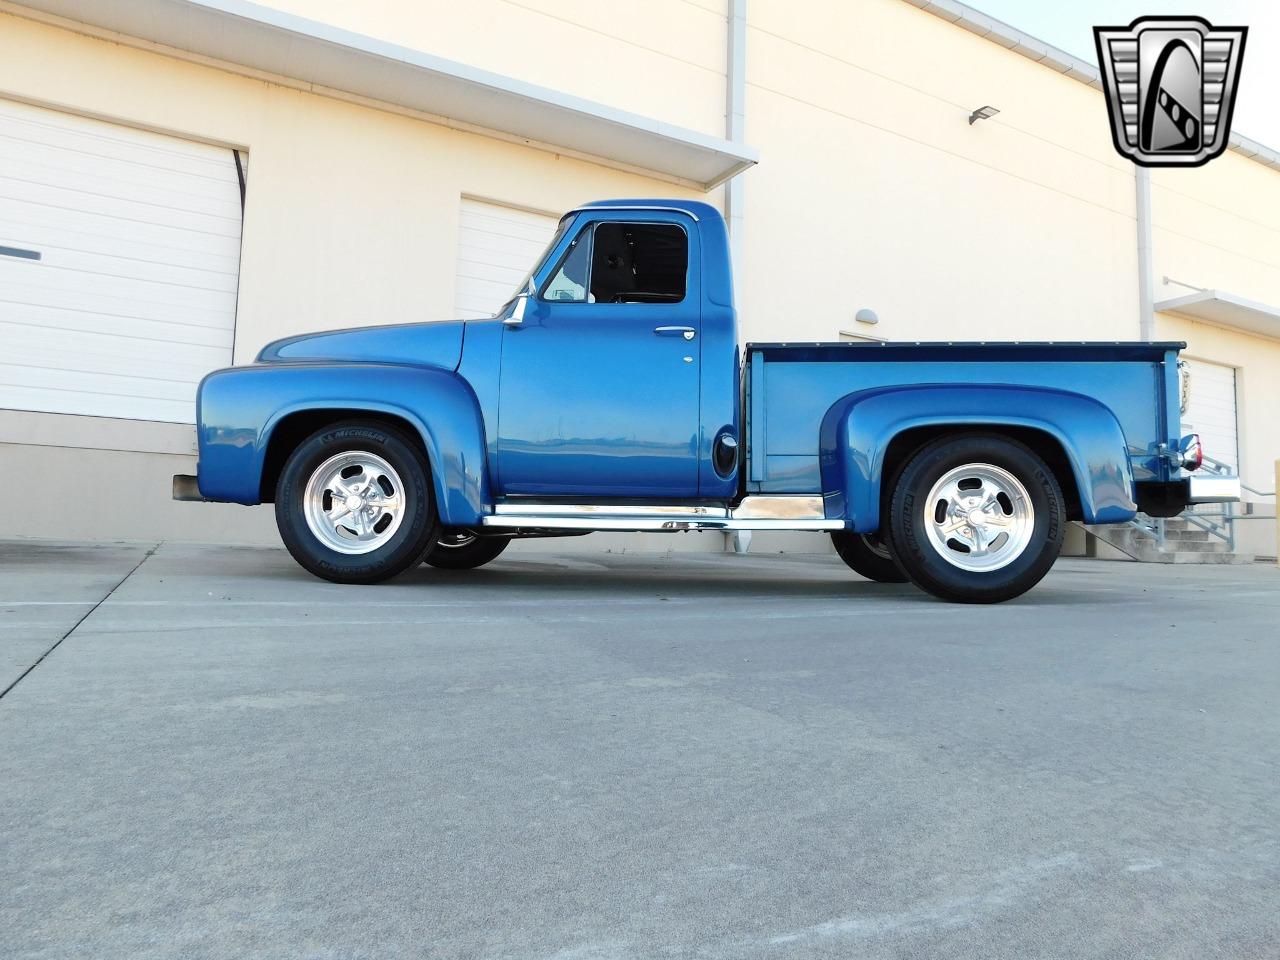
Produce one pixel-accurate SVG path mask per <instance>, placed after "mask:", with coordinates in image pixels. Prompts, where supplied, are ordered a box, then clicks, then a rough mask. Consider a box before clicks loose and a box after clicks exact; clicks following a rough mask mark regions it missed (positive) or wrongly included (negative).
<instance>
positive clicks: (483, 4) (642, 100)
mask: <svg viewBox="0 0 1280 960" xmlns="http://www.w3.org/2000/svg"><path fill="white" fill-rule="evenodd" d="M264 5H265V6H270V7H275V8H276V9H277V10H283V11H285V12H287V13H292V14H295V15H297V16H300V17H306V18H308V19H310V20H319V21H322V22H324V23H328V24H331V25H334V26H338V27H341V28H343V29H344V30H350V31H352V32H354V33H359V34H364V35H366V36H371V37H376V38H378V39H380V40H386V41H389V42H391V43H396V44H399V45H400V46H404V47H409V48H411V49H414V50H422V51H425V52H427V53H431V54H435V55H437V56H441V57H445V58H446V59H449V60H455V61H458V62H460V63H466V64H470V65H471V66H475V67H480V68H482V69H484V70H490V71H492V72H494V73H498V74H501V75H503V76H508V77H514V78H516V79H519V80H525V81H528V82H530V83H536V84H539V85H541V86H545V87H551V88H552V89H555V90H560V91H562V92H564V93H570V94H573V95H575V96H579V97H583V98H585V99H587V100H593V101H595V102H597V103H604V104H607V105H609V106H611V107H617V108H619V109H622V110H629V111H631V112H633V113H638V114H641V115H643V116H652V117H661V118H662V119H663V120H664V121H666V122H668V123H674V124H678V125H679V126H683V127H689V128H690V129H693V130H699V131H701V132H703V133H707V134H711V135H713V136H717V137H719V136H723V134H724V125H725V63H726V53H725V50H726V47H725V35H726V29H727V26H726V19H725V10H726V6H725V0H645V2H643V3H631V4H625V5H623V4H619V3H601V2H598V0H469V2H467V3H456V2H449V0H420V2H417V0H415V2H409V0H362V2H359V3H352V2H350V0H266V2H265V3H264Z"/></svg>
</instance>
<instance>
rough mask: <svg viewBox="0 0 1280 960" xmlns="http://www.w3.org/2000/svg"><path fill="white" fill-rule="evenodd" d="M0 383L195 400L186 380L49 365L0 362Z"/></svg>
mask: <svg viewBox="0 0 1280 960" xmlns="http://www.w3.org/2000/svg"><path fill="white" fill-rule="evenodd" d="M0 383H4V384H8V385H12V386H15V387H21V388H25V389H29V390H49V391H51V392H61V393H89V394H95V393H96V394H101V395H103V396H112V397H131V398H133V399H135V400H138V401H146V400H165V401H172V402H181V401H185V400H190V401H191V402H192V403H193V404H194V403H195V396H194V395H193V394H192V393H191V389H190V384H189V383H188V381H186V380H176V379H160V378H157V377H135V376H131V375H129V376H126V375H124V374H108V373H93V372H85V371H81V370H61V369H55V368H52V367H40V366H24V365H22V364H16V363H3V362H0Z"/></svg>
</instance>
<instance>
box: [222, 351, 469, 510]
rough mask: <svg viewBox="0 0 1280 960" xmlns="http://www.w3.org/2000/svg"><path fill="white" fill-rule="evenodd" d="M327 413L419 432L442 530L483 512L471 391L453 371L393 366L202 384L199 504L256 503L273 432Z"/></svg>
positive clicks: (260, 374) (269, 368)
mask: <svg viewBox="0 0 1280 960" xmlns="http://www.w3.org/2000/svg"><path fill="white" fill-rule="evenodd" d="M325 410H335V411H343V412H344V415H346V416H349V415H350V414H349V413H346V412H347V411H363V412H368V413H371V414H384V415H389V416H394V417H398V418H400V419H402V420H404V421H405V422H407V423H408V424H409V425H410V426H411V427H412V428H413V429H414V430H415V431H417V434H418V436H419V437H420V438H421V440H422V444H423V446H424V448H425V449H426V452H427V459H428V461H429V462H430V464H431V478H432V483H433V485H434V488H435V494H436V507H437V509H438V510H439V513H440V520H441V522H442V523H444V524H446V525H448V526H473V525H475V524H476V523H478V522H479V519H480V517H481V516H482V515H483V514H484V513H487V512H488V509H489V504H490V502H491V501H490V496H489V478H488V473H487V469H486V464H485V436H484V421H483V419H482V418H481V416H480V407H479V403H478V402H477V400H476V396H475V394H474V392H473V391H472V390H471V387H470V386H469V385H468V384H467V382H466V381H465V380H463V379H462V378H461V377H459V376H458V375H457V374H455V373H453V372H452V371H448V370H442V369H432V368H426V367H403V366H396V365H391V364H361V363H348V364H341V363H334V364H304V363H297V364H287V365H285V364H281V365H270V364H268V365H263V366H252V367H234V368H231V369H228V370H218V371H215V372H214V373H211V374H209V376H207V377H206V378H205V379H204V381H203V383H201V385H200V393H199V405H198V414H197V420H198V422H199V424H200V427H199V442H200V472H199V485H200V493H201V495H202V496H204V497H205V498H206V499H209V500H221V501H228V502H231V503H244V504H254V503H260V502H261V493H260V491H261V483H262V472H263V467H264V462H265V458H266V453H267V448H268V446H269V444H270V442H271V436H272V432H273V431H274V430H275V429H276V427H277V426H278V425H279V424H280V422H281V421H282V420H284V419H285V418H286V417H288V416H290V415H292V414H296V413H301V412H306V411H325Z"/></svg>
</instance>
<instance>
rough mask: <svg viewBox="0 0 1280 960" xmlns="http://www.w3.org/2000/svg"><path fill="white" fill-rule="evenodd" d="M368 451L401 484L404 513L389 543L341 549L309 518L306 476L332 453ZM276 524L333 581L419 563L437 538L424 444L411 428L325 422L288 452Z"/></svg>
mask: <svg viewBox="0 0 1280 960" xmlns="http://www.w3.org/2000/svg"><path fill="white" fill-rule="evenodd" d="M345 452H353V453H359V452H366V453H372V454H375V455H376V456H378V457H380V458H382V459H383V460H385V461H386V463H387V464H389V465H390V466H391V467H392V468H393V469H394V470H395V472H396V474H398V476H399V478H400V481H401V483H402V485H403V493H402V497H403V517H402V519H401V520H400V523H399V526H398V527H397V529H396V530H395V532H394V533H393V534H392V535H391V536H390V537H389V538H388V539H387V540H386V542H385V543H383V544H381V545H380V546H378V547H377V548H376V549H373V550H371V551H370V552H367V553H354V554H353V553H343V552H340V551H339V550H336V549H333V548H331V547H329V546H327V545H326V544H325V543H324V542H323V541H322V540H321V539H320V538H319V537H318V536H317V535H316V534H315V533H314V532H313V531H312V530H311V528H310V526H309V525H308V523H307V518H306V512H305V507H304V500H305V495H306V489H307V484H308V481H310V480H311V478H312V475H313V474H314V473H316V471H317V470H318V469H319V468H320V467H321V466H322V465H323V464H325V463H326V462H327V461H329V459H330V458H332V457H334V456H337V455H339V454H342V453H345ZM276 526H277V527H278V528H279V530H280V539H281V540H283V541H284V545H285V547H287V548H288V550H289V553H290V554H292V555H293V559H295V560H297V561H298V563H299V564H301V565H302V567H303V568H304V569H306V570H307V571H308V572H310V573H313V574H315V575H316V576H317V577H322V578H324V579H325V580H332V581H333V582H334V583H378V582H380V581H382V580H387V579H389V578H391V577H394V576H395V575H396V574H398V573H402V572H403V571H405V570H407V569H408V568H409V567H412V566H415V565H416V564H417V563H418V561H419V560H421V559H422V555H423V554H424V553H426V551H427V547H428V546H430V544H431V543H432V542H433V541H434V539H435V536H436V532H437V524H436V510H435V500H434V496H433V494H432V489H431V468H430V466H429V465H428V463H427V458H426V455H425V454H424V453H423V451H422V449H421V447H419V446H418V444H417V443H416V442H415V441H414V440H413V439H412V438H411V437H409V436H408V435H407V434H405V433H402V432H401V431H399V430H396V429H395V428H393V427H390V426H387V425H385V424H382V423H375V422H369V421H347V422H343V423H336V424H334V425H332V426H329V427H325V428H324V429H323V430H320V431H318V432H316V433H314V434H312V435H311V436H310V437H308V438H307V439H306V440H304V441H303V442H302V443H301V444H300V445H299V446H298V447H297V449H295V450H294V451H293V453H292V454H290V456H289V459H288V461H286V463H285V465H284V470H282V471H281V473H280V479H279V481H278V482H277V483H276Z"/></svg>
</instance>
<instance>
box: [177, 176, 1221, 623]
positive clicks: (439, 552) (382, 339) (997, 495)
mask: <svg viewBox="0 0 1280 960" xmlns="http://www.w3.org/2000/svg"><path fill="white" fill-rule="evenodd" d="M1182 346H1184V345H1183V344H1178V343H755V344H747V345H746V347H745V351H744V348H743V347H741V346H740V345H739V342H738V330H737V320H736V315H735V313H734V306H733V284H732V280H731V274H730V264H729V246H728V240H727V234H726V230H725V225H724V221H723V220H722V219H721V217H720V214H719V213H718V212H717V211H716V210H715V209H714V208H712V207H710V206H708V205H706V204H704V203H696V202H690V201H674V200H613V201H604V202H599V203H592V204H588V205H586V206H584V207H581V208H579V209H576V210H573V211H570V212H569V213H567V214H565V216H564V218H563V219H562V220H561V221H560V226H559V230H558V231H557V233H556V235H555V237H554V238H553V239H552V241H551V243H550V245H549V246H548V247H547V250H546V252H545V254H544V255H543V256H542V257H541V259H539V260H538V262H537V263H536V264H535V265H534V266H533V269H532V270H531V271H530V273H529V275H528V277H527V278H526V280H525V281H524V282H523V283H521V284H520V285H519V287H518V289H517V290H516V291H515V292H514V295H513V296H512V298H511V300H510V301H509V302H508V303H507V304H506V305H505V306H504V307H503V308H502V310H501V311H499V313H498V314H497V315H496V316H495V317H493V318H492V319H490V320H479V321H466V322H462V321H458V322H448V323H412V324H401V325H394V326H378V327H362V328H357V329H350V330H337V331H332V332H326V333H315V334H306V335H303V336H296V337H290V338H288V339H285V340H279V341H276V342H274V343H271V344H269V345H267V346H266V347H265V348H264V349H263V350H262V352H261V353H260V354H259V355H258V357H257V360H256V362H254V363H253V364H251V365H249V366H244V367H235V368H231V369H226V370H218V371H216V372H214V373H211V374H210V375H209V376H207V377H206V378H205V379H204V381H203V383H202V384H201V385H200V390H199V404H198V410H199V413H198V421H199V422H198V434H199V453H200V457H199V467H198V471H197V474H196V475H195V476H187V475H179V476H176V477H175V478H174V497H175V498H177V499H182V500H213V501H225V502H231V503H241V504H257V503H274V504H275V513H276V520H277V523H278V526H279V529H280V535H281V537H282V539H283V540H284V543H285V546H287V547H288V549H289V551H290V553H292V554H293V556H294V558H295V559H296V560H297V561H298V562H299V563H300V564H301V565H302V566H303V567H305V568H306V569H307V570H309V571H311V572H312V573H313V574H316V575H317V576H320V577H324V578H327V579H329V580H334V581H337V582H341V583H372V582H376V581H380V580H385V579H386V578H388V577H391V576H394V575H396V574H398V573H400V572H401V571H403V570H405V569H407V568H409V567H410V566H412V565H415V564H418V563H420V562H426V563H428V564H432V565H434V566H437V567H445V568H453V569H466V568H474V567H479V566H481V565H482V564H485V563H487V562H489V561H490V560H493V559H494V558H495V557H497V556H498V554H500V553H501V552H502V550H503V549H504V548H505V547H506V546H507V545H508V544H509V543H510V542H511V540H512V539H513V538H516V537H551V536H566V535H572V534H581V533H585V532H589V531H594V530H631V531H654V532H677V531H685V530H821V531H828V532H829V533H830V536H831V538H832V540H833V541H834V544H835V548H836V550H837V552H838V553H839V555H840V556H841V557H842V558H843V559H844V561H845V562H846V563H847V564H848V565H849V566H850V567H852V568H853V569H854V570H855V571H857V572H858V573H860V574H862V575H863V576H866V577H869V578H871V579H873V580H879V581H897V582H905V581H907V580H911V581H912V582H914V583H915V584H917V585H918V586H920V587H921V588H923V589H924V590H927V591H928V592H930V593H932V594H934V595H936V596H938V597H941V598H944V599H947V600H956V601H962V602H970V603H990V602H997V601H1002V600H1007V599H1009V598H1011V597H1015V596H1018V595H1019V594H1021V593H1023V592H1024V591H1026V590H1027V589H1029V588H1030V587H1032V586H1033V585H1034V584H1035V583H1037V582H1038V581H1039V580H1040V579H1041V578H1042V577H1043V576H1044V575H1045V573H1046V572H1047V571H1048V570H1049V568H1050V567H1051V566H1052V565H1053V562H1054V560H1055V558H1056V557H1057V556H1058V553H1059V551H1060V549H1061V546H1062V541H1063V536H1064V531H1065V527H1066V523H1067V521H1069V520H1083V521H1084V522H1086V523H1091V524H1104V523H1125V522H1127V521H1129V520H1131V519H1133V517H1134V515H1135V513H1136V512H1137V511H1139V510H1141V511H1144V512H1146V513H1148V514H1153V515H1157V516H1169V515H1173V514H1175V513H1178V512H1180V511H1181V510H1183V509H1184V508H1185V507H1186V506H1187V504H1189V503H1192V502H1197V501H1203V500H1227V499H1234V498H1237V497H1238V496H1239V487H1238V481H1234V480H1233V479H1232V478H1219V477H1201V476H1198V475H1195V474H1194V473H1192V471H1194V470H1195V468H1196V467H1197V466H1199V459H1200V450H1199V441H1198V439H1197V438H1195V437H1194V436H1191V437H1180V430H1179V423H1178V371H1177V357H1178V351H1179V349H1181V348H1182Z"/></svg>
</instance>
